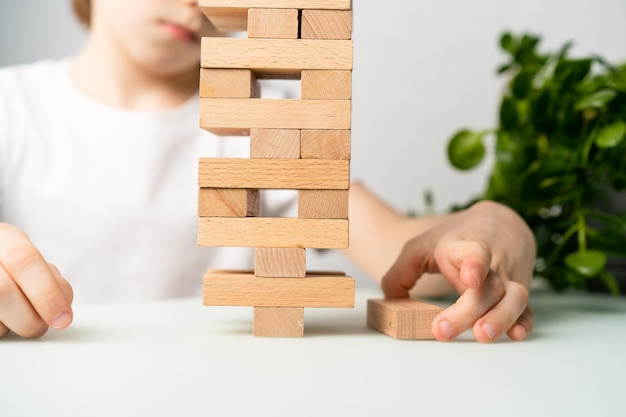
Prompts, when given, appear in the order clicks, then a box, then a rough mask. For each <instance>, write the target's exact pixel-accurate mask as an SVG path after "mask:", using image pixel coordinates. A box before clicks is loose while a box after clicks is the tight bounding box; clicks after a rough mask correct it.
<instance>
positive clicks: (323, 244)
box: [198, 217, 348, 305]
mask: <svg viewBox="0 0 626 417" xmlns="http://www.w3.org/2000/svg"><path fill="white" fill-rule="evenodd" d="M198 244H199V245H201V246H230V247H238V246H242V247H251V248H268V247H269V248H271V247H274V248H316V249H342V248H347V247H348V220H345V219H297V218H288V217H285V218H273V217H200V218H199V219H198ZM253 305H255V304H253Z"/></svg>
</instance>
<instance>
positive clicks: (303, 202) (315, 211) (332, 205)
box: [298, 190, 349, 219]
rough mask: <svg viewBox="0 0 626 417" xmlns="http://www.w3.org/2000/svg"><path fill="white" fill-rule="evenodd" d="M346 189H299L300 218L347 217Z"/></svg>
mask: <svg viewBox="0 0 626 417" xmlns="http://www.w3.org/2000/svg"><path fill="white" fill-rule="evenodd" d="M348 194H349V192H348V190H299V191H298V217H299V218H301V219H347V218H348Z"/></svg>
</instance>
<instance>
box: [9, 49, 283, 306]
mask: <svg viewBox="0 0 626 417" xmlns="http://www.w3.org/2000/svg"><path fill="white" fill-rule="evenodd" d="M198 120H199V106H198V99H197V98H195V97H194V98H192V99H190V100H189V101H188V102H187V103H185V104H184V105H182V106H180V107H179V108H176V109H171V110H162V111H132V110H124V109H119V108H112V107H108V106H106V105H103V104H101V103H98V102H96V101H94V100H93V99H91V98H90V97H88V96H86V95H85V94H83V93H82V92H81V91H80V90H79V89H78V88H77V87H76V86H75V85H74V84H73V82H72V81H71V79H70V76H69V61H67V60H66V61H59V62H50V61H46V62H39V63H36V64H31V65H26V66H20V67H13V68H5V69H1V70H0V221H3V222H8V223H12V224H15V225H17V226H18V227H19V228H21V229H22V230H24V231H25V232H26V233H27V234H28V235H29V237H30V238H31V240H32V241H33V243H34V244H35V245H36V246H37V248H38V249H39V250H40V251H41V253H42V254H43V255H44V257H45V258H46V260H48V261H49V262H51V263H53V264H55V265H56V266H57V267H58V268H59V269H60V270H61V273H62V274H63V275H64V277H65V278H66V279H68V280H69V281H70V283H71V284H72V287H73V288H74V293H75V300H76V302H78V303H80V302H94V301H121V300H140V299H153V298H160V297H176V296H188V295H195V294H198V295H199V294H201V292H202V275H203V274H204V271H205V270H206V269H207V268H250V267H251V251H250V250H249V249H247V248H205V247H198V246H197V243H196V242H197V222H198V221H197V163H198V158H199V157H201V156H212V157H218V156H219V157H225V156H238V157H246V156H248V154H249V141H248V138H233V137H222V138H220V137H216V136H214V135H212V134H210V133H208V132H205V131H203V130H202V129H200V128H199V127H198ZM292 196H293V194H290V193H282V194H281V193H274V194H273V195H272V196H271V197H270V199H272V201H271V203H272V204H271V205H273V206H275V207H276V208H279V207H282V209H285V208H286V207H289V209H290V210H291V211H293V206H294V205H293V204H291V202H292V201H293V200H294V199H293V197H292ZM264 197H266V196H264ZM263 203H264V205H266V203H268V202H267V201H263ZM268 213H269V214H270V215H279V214H278V213H277V212H274V213H272V212H271V208H269V210H268ZM281 214H282V215H293V213H281ZM0 243H1V242H0Z"/></svg>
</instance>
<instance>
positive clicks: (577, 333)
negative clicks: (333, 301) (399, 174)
mask: <svg viewBox="0 0 626 417" xmlns="http://www.w3.org/2000/svg"><path fill="white" fill-rule="evenodd" d="M380 295H381V294H380V293H379V292H378V291H377V290H376V289H372V288H359V287H358V286H357V294H356V308H355V309H306V310H305V334H306V335H305V337H303V338H295V339H281V338H257V337H254V336H252V334H251V327H252V324H251V323H252V308H249V307H204V306H202V303H201V300H200V299H184V300H170V301H161V302H149V303H139V304H122V305H107V306H92V307H82V308H76V309H75V321H74V324H73V325H72V327H71V328H69V329H67V330H65V331H50V332H48V334H47V335H46V336H44V337H43V338H42V339H40V340H22V339H19V338H17V337H15V336H11V335H10V336H8V337H6V338H5V339H2V340H0V416H2V417H22V416H29V417H30V416H81V417H85V416H89V417H91V416H273V417H275V416H394V415H397V416H429V417H430V416H452V415H459V416H468V415H481V416H482V415H501V416H524V417H528V416H602V417H606V416H626V400H625V398H626V298H613V297H610V296H595V295H580V294H568V295H554V294H551V293H548V292H541V291H540V292H535V293H533V295H532V299H531V301H532V305H533V307H534V308H535V311H536V330H535V332H534V334H533V336H532V337H531V338H530V340H528V341H526V342H522V343H517V342H509V341H508V339H506V338H504V339H501V340H500V341H498V342H497V343H494V344H491V345H483V344H479V343H477V342H474V341H473V339H472V338H471V334H469V333H466V334H464V335H462V337H461V338H460V339H459V340H458V341H456V342H453V343H439V342H434V341H399V340H395V339H392V338H390V337H387V336H385V335H383V334H381V333H378V332H376V331H373V330H370V329H368V328H367V327H366V326H365V311H366V310H365V304H366V300H367V299H368V298H378V297H380Z"/></svg>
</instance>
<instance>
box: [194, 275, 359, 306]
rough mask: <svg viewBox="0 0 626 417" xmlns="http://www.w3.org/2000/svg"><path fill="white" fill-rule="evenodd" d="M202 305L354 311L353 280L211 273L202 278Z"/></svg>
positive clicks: (328, 276)
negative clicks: (260, 276)
mask: <svg viewBox="0 0 626 417" xmlns="http://www.w3.org/2000/svg"><path fill="white" fill-rule="evenodd" d="M203 301H204V305H211V306H255V307H277V306H280V307H319V308H353V307H354V279H353V278H351V277H346V276H330V275H307V277H306V278H277V279H274V278H259V277H255V276H254V275H253V273H252V272H246V271H216V270H210V271H207V273H206V274H205V276H204V297H203Z"/></svg>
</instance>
